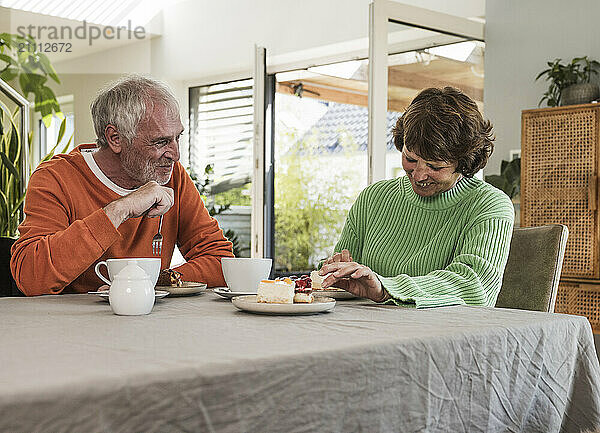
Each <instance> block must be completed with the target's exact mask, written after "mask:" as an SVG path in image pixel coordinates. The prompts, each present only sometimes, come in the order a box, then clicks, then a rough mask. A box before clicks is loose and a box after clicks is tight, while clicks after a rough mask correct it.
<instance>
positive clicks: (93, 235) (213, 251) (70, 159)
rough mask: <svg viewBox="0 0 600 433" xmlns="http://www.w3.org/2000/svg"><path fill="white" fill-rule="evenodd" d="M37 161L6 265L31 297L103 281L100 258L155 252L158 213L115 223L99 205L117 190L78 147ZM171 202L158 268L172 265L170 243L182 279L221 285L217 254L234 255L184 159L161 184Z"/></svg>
mask: <svg viewBox="0 0 600 433" xmlns="http://www.w3.org/2000/svg"><path fill="white" fill-rule="evenodd" d="M94 147H95V145H81V146H79V147H77V148H76V149H75V150H73V151H72V152H71V153H69V154H68V155H58V156H55V157H54V158H52V159H51V160H50V161H48V162H45V163H42V164H41V165H40V166H39V167H38V168H37V169H36V170H35V172H34V173H33V175H32V176H31V180H30V182H29V187H28V189H27V195H26V199H25V215H26V217H25V220H24V221H23V223H22V224H21V225H20V226H19V232H20V235H21V236H20V237H19V240H18V241H17V242H15V244H14V245H13V247H12V255H11V270H12V274H13V276H14V278H15V281H16V282H17V285H18V287H19V289H21V291H22V292H23V293H25V294H26V295H28V296H33V295H43V294H57V293H85V292H87V291H90V290H96V289H97V288H98V287H99V286H100V285H102V284H103V283H102V281H101V280H100V279H99V278H98V276H97V275H96V273H95V272H94V266H95V264H96V263H97V262H98V261H100V260H106V259H108V258H122V257H152V237H153V236H154V235H155V234H156V232H157V231H158V223H159V218H147V217H141V218H131V219H128V220H127V221H125V222H124V223H123V224H121V225H120V226H119V228H118V229H115V227H114V226H113V225H112V223H111V222H110V220H109V219H108V217H107V216H106V213H105V212H104V210H103V207H104V206H106V205H107V204H108V203H110V202H112V201H114V200H116V199H118V198H120V197H122V195H120V194H119V193H117V192H115V191H113V190H112V189H110V188H109V187H108V186H107V185H105V184H104V183H102V182H101V181H100V180H99V179H98V177H97V176H96V175H95V174H94V173H93V172H92V170H91V169H90V167H89V166H88V164H87V162H86V161H85V160H84V157H83V155H82V153H81V150H82V149H89V148H94ZM166 186H168V187H170V188H173V191H174V192H175V203H174V205H173V207H172V208H171V209H169V211H167V213H166V214H165V215H164V217H163V227H162V235H163V249H162V250H163V254H162V257H161V258H162V264H161V268H162V269H165V268H168V267H169V264H170V262H171V257H172V255H173V249H174V247H175V243H177V245H178V247H179V249H180V250H181V253H182V254H183V256H184V257H185V259H186V260H187V263H185V264H183V265H182V266H180V267H178V268H176V270H177V271H179V272H181V273H182V276H183V279H184V280H185V281H199V282H206V283H208V285H209V286H224V285H225V281H224V279H223V273H222V270H221V257H233V254H232V245H231V242H229V241H228V240H226V239H225V237H224V236H223V231H222V230H221V229H220V228H219V225H218V223H217V221H216V220H215V219H214V218H212V217H211V216H210V215H209V214H208V211H207V210H206V208H205V207H204V204H203V202H202V199H201V197H200V194H199V193H198V190H197V189H196V187H195V186H194V184H193V182H192V180H191V179H190V177H189V176H188V174H187V173H186V172H185V170H184V169H183V167H182V166H181V164H179V163H177V164H175V168H174V169H173V175H172V177H171V180H170V181H169V183H168V184H167V185H166Z"/></svg>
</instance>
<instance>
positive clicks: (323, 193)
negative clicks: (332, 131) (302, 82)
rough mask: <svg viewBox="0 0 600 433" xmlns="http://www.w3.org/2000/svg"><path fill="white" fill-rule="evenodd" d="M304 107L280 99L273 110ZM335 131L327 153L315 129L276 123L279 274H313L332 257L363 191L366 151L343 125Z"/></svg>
mask: <svg viewBox="0 0 600 433" xmlns="http://www.w3.org/2000/svg"><path fill="white" fill-rule="evenodd" d="M307 102H308V101H306V100H302V99H299V98H296V97H288V96H282V97H281V98H279V99H278V100H277V103H278V104H279V107H278V111H281V110H287V112H288V115H289V114H290V113H294V111H295V112H297V114H298V115H302V108H301V107H300V104H306V103H307ZM310 103H313V104H314V101H311V102H310ZM276 105H277V104H276ZM337 132H338V137H339V146H337V147H336V148H337V149H338V151H336V152H335V153H332V152H331V151H330V150H329V149H328V148H326V147H324V146H323V145H322V142H321V140H320V138H321V134H320V132H319V131H318V130H316V129H315V128H312V130H310V131H309V132H306V131H302V130H301V129H300V128H297V127H293V126H290V125H289V124H287V125H286V124H284V123H283V122H278V124H277V131H276V133H277V143H276V147H275V149H276V155H275V163H276V166H275V266H276V270H278V271H280V272H292V271H304V270H310V269H314V268H315V267H317V265H318V262H319V260H320V259H322V258H325V257H328V256H329V255H331V254H332V252H333V248H334V246H335V244H336V243H337V240H338V238H339V236H340V233H341V231H342V228H343V225H344V221H345V218H346V215H347V213H348V210H349V209H350V207H351V206H352V203H354V201H355V199H356V197H357V195H358V193H359V192H360V191H361V190H362V189H363V188H364V187H365V186H366V180H367V179H366V178H367V175H366V173H367V167H366V162H367V157H366V152H365V151H360V150H359V149H358V145H357V143H356V142H355V141H354V139H353V137H352V135H351V134H349V133H348V132H347V130H346V128H344V126H343V125H340V126H339V127H338V131H337ZM339 149H341V150H339Z"/></svg>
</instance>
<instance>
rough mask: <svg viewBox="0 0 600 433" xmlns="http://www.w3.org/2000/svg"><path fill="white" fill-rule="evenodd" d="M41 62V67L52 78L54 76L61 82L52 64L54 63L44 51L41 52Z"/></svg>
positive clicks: (54, 78)
mask: <svg viewBox="0 0 600 433" xmlns="http://www.w3.org/2000/svg"><path fill="white" fill-rule="evenodd" d="M38 56H39V63H40V65H41V69H42V70H43V71H44V72H46V73H47V74H48V75H49V76H50V78H52V79H53V80H54V81H56V82H57V83H58V84H60V79H59V78H58V75H57V74H56V70H55V69H54V66H52V64H51V63H50V60H48V57H46V55H45V54H43V53H39V54H38Z"/></svg>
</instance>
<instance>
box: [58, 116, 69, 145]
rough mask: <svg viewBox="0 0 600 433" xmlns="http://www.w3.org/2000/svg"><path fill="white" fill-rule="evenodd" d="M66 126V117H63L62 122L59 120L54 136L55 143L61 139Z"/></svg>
mask: <svg viewBox="0 0 600 433" xmlns="http://www.w3.org/2000/svg"><path fill="white" fill-rule="evenodd" d="M66 127H67V119H63V120H62V122H60V128H59V130H58V137H57V138H56V144H57V145H58V143H60V142H61V140H62V139H63V136H64V135H65V129H66Z"/></svg>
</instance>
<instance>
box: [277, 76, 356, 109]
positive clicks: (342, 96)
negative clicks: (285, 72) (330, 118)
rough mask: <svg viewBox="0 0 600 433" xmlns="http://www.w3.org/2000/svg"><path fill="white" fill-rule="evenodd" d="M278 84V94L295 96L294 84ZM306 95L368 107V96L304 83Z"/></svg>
mask: <svg viewBox="0 0 600 433" xmlns="http://www.w3.org/2000/svg"><path fill="white" fill-rule="evenodd" d="M287 84H288V85H286V83H285V82H284V83H277V92H279V93H285V94H288V95H293V94H294V90H293V89H292V88H291V84H292V83H287ZM302 86H303V88H304V93H302V97H303V98H314V99H321V100H323V101H332V102H338V103H340V104H353V105H360V106H363V107H366V106H367V95H366V94H360V93H354V92H346V91H344V90H337V89H330V88H325V87H317V86H311V85H310V84H309V83H308V82H307V81H304V80H303V81H302ZM313 92H314V93H313Z"/></svg>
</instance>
